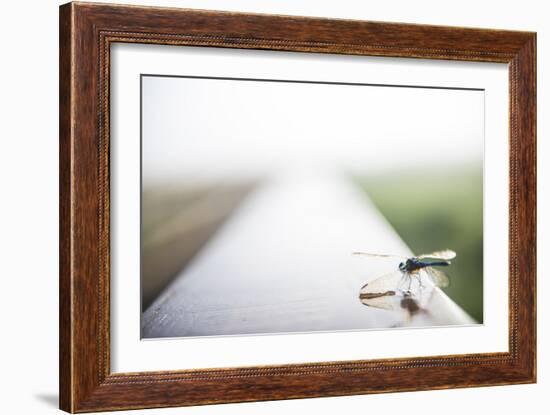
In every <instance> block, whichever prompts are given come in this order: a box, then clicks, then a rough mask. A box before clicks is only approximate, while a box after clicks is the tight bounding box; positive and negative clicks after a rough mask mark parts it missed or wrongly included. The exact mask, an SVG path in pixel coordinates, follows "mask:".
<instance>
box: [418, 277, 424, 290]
mask: <svg viewBox="0 0 550 415" xmlns="http://www.w3.org/2000/svg"><path fill="white" fill-rule="evenodd" d="M416 280H417V281H418V287H419V288H420V289H423V288H424V284H422V278H420V274H416Z"/></svg>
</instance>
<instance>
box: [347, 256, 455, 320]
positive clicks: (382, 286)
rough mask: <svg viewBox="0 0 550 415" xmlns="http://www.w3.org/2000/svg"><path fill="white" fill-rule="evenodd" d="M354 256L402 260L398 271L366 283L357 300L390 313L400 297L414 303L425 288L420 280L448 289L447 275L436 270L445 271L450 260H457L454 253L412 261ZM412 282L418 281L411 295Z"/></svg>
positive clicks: (411, 258) (423, 257) (405, 258)
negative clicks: (387, 310)
mask: <svg viewBox="0 0 550 415" xmlns="http://www.w3.org/2000/svg"><path fill="white" fill-rule="evenodd" d="M355 254H359V255H366V256H370V257H382V258H400V259H402V261H401V262H400V263H399V266H398V267H397V268H398V269H394V271H392V272H390V273H388V274H386V275H383V276H381V277H379V278H376V279H374V280H372V281H371V282H368V283H366V284H365V285H363V286H362V287H361V290H360V292H359V299H360V300H361V302H362V303H363V304H365V305H368V306H371V307H377V308H383V309H389V310H392V309H395V308H396V304H400V303H399V301H397V300H398V298H400V297H403V298H404V299H408V300H409V301H411V300H412V301H416V300H417V299H416V297H418V296H420V295H421V294H422V291H423V289H424V288H425V285H424V283H423V279H428V280H429V281H430V282H431V284H432V286H435V287H446V286H448V285H449V278H448V277H447V275H446V274H445V273H444V272H442V271H440V270H439V269H437V268H435V267H448V266H449V265H451V261H450V260H451V259H453V258H454V257H455V256H456V253H455V252H454V251H451V250H450V249H446V250H443V251H436V252H432V253H431V254H423V255H417V256H411V257H404V256H400V255H387V254H370V253H366V252H355ZM413 280H416V281H417V284H416V292H414V293H413V290H412V288H413ZM400 306H401V307H402V306H403V305H402V304H401V305H400Z"/></svg>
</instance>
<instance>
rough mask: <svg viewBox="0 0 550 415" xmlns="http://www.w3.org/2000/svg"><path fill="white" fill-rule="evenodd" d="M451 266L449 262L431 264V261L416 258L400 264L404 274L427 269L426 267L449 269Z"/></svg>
mask: <svg viewBox="0 0 550 415" xmlns="http://www.w3.org/2000/svg"><path fill="white" fill-rule="evenodd" d="M449 265H451V263H450V262H449V261H435V262H429V261H422V260H420V259H418V258H416V257H412V258H408V259H407V260H406V261H405V262H401V263H400V264H399V269H400V270H401V271H403V272H415V271H418V270H419V269H422V268H426V267H434V266H437V267H447V266H449Z"/></svg>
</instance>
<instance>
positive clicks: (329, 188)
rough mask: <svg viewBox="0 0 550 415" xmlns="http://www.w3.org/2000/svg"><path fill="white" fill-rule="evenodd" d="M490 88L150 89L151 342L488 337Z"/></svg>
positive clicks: (188, 85) (144, 206)
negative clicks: (361, 334)
mask: <svg viewBox="0 0 550 415" xmlns="http://www.w3.org/2000/svg"><path fill="white" fill-rule="evenodd" d="M483 148H484V91H483V90H482V89H468V88H445V87H434V86H426V87H422V86H410V85H383V84H358V83H354V84H351V83H336V82H310V81H305V80H288V79H244V78H243V79H241V78H214V77H197V76H167V75H156V74H143V75H142V76H141V241H140V246H141V338H142V339H155V338H178V337H198V336H228V335H259V334H263V335H265V334H291V333H311V332H333V331H351V330H373V329H374V330H381V329H393V328H413V327H441V326H462V325H473V324H482V323H483Z"/></svg>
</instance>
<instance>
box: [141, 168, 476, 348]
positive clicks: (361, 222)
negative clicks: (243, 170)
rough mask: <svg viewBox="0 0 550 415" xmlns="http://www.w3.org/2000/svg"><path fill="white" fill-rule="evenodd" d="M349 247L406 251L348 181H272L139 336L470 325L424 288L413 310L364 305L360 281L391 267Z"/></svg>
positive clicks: (189, 270) (308, 177)
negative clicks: (419, 308)
mask: <svg viewBox="0 0 550 415" xmlns="http://www.w3.org/2000/svg"><path fill="white" fill-rule="evenodd" d="M357 250H367V251H371V252H382V253H398V254H404V255H408V254H410V253H411V252H410V250H409V249H408V248H407V246H406V245H405V244H404V243H403V241H402V240H401V239H400V238H399V236H398V234H397V233H396V232H395V231H394V230H393V229H392V228H391V226H390V225H389V224H388V223H387V222H386V220H385V219H384V217H383V216H382V215H381V214H380V212H378V211H377V209H376V208H375V207H374V206H373V205H372V204H371V203H370V201H369V200H368V198H367V197H366V195H365V194H364V193H363V192H361V191H360V190H359V189H358V188H356V187H355V185H353V184H352V183H351V182H350V181H349V180H346V179H344V178H341V177H338V176H321V177H319V176H315V175H313V174H311V173H307V174H303V173H302V174H295V175H285V176H283V177H277V178H275V179H272V180H271V181H268V182H267V183H265V184H264V185H263V186H259V188H258V189H257V190H256V191H255V192H253V193H252V194H251V195H250V196H249V197H248V198H247V199H245V201H244V202H243V204H242V206H241V207H240V208H239V209H238V210H237V212H236V213H235V214H234V215H233V216H232V217H231V218H230V219H229V221H228V223H226V224H225V225H224V226H223V227H222V228H221V230H220V231H219V232H218V233H216V234H215V235H214V236H213V237H212V239H211V240H210V241H209V242H208V243H207V245H206V246H205V247H204V248H203V250H201V251H200V253H199V254H198V256H197V257H196V258H195V259H194V260H193V261H191V263H190V264H189V265H188V267H186V268H185V269H184V270H183V271H182V272H181V273H180V274H179V275H178V276H177V277H176V278H175V280H174V282H173V283H172V284H171V285H169V286H168V287H167V288H166V289H165V290H164V292H163V293H162V294H161V296H160V297H159V298H158V299H157V300H156V301H154V302H153V304H152V305H151V306H150V307H149V308H148V309H147V310H146V311H145V313H144V316H143V325H142V337H145V338H150V337H179V336H204V335H231V334H259V333H286V332H308V331H332V330H358V329H373V328H389V327H400V326H431V325H455V324H471V323H474V321H473V320H472V319H471V318H470V317H469V316H468V315H467V314H466V313H465V312H464V311H462V309H461V308H460V307H459V306H457V305H456V304H455V303H453V302H452V300H450V299H449V298H448V297H447V296H446V295H445V294H444V293H443V292H442V291H441V290H439V289H434V288H433V287H430V286H427V287H426V288H425V290H424V292H423V297H424V298H426V296H429V301H423V305H424V306H425V309H424V310H422V311H420V312H418V313H414V314H411V313H409V312H408V311H407V310H406V309H405V308H403V309H400V310H398V311H388V310H383V309H378V308H373V307H367V306H365V305H363V304H362V303H361V302H360V301H359V298H358V295H359V289H360V287H361V286H362V285H363V284H365V282H368V281H369V280H372V279H374V278H376V277H379V276H380V275H383V274H384V273H386V272H389V271H392V270H394V269H396V268H397V263H396V262H395V260H389V261H388V260H385V259H378V258H375V259H372V258H364V257H363V258H362V257H357V256H352V255H351V253H352V252H354V251H357ZM451 268H452V266H451Z"/></svg>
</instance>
